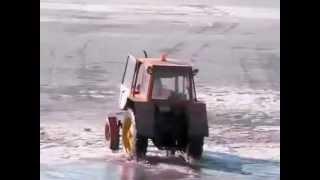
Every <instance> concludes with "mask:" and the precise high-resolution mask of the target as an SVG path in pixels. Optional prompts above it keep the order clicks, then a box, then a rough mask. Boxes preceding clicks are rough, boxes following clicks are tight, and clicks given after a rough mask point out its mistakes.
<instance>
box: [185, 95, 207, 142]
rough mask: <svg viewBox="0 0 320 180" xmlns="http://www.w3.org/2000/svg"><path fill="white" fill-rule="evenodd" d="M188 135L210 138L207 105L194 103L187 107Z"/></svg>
mask: <svg viewBox="0 0 320 180" xmlns="http://www.w3.org/2000/svg"><path fill="white" fill-rule="evenodd" d="M187 117H188V127H189V129H188V135H189V137H191V136H206V137H208V136H209V127H208V120H207V109H206V104H205V103H203V102H199V101H198V102H194V103H190V104H188V105H187Z"/></svg>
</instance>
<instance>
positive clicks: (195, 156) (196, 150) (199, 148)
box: [186, 136, 204, 162]
mask: <svg viewBox="0 0 320 180" xmlns="http://www.w3.org/2000/svg"><path fill="white" fill-rule="evenodd" d="M203 139H204V138H203V137H202V136H196V137H190V138H189V143H188V145H187V148H186V153H187V161H189V162H192V161H194V160H196V161H198V160H200V159H201V156H202V152H203Z"/></svg>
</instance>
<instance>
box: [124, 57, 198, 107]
mask: <svg viewBox="0 0 320 180" xmlns="http://www.w3.org/2000/svg"><path fill="white" fill-rule="evenodd" d="M196 72H197V70H193V69H192V66H191V65H189V64H186V63H182V62H179V61H177V60H174V59H167V58H166V57H165V56H162V57H160V58H139V59H136V58H135V57H133V56H131V55H130V56H128V58H127V62H126V69H125V71H124V74H123V78H122V83H121V88H120V101H119V102H120V108H121V109H124V108H125V105H126V104H127V103H128V102H127V100H128V99H130V100H132V101H142V102H143V101H145V102H148V101H169V102H179V101H181V102H184V101H192V100H196V92H195V85H194V81H193V76H194V75H195V73H196Z"/></svg>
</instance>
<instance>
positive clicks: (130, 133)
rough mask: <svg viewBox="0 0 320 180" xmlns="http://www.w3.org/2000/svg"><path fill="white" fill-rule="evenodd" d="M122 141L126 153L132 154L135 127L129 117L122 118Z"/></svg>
mask: <svg viewBox="0 0 320 180" xmlns="http://www.w3.org/2000/svg"><path fill="white" fill-rule="evenodd" d="M122 141H123V147H124V150H125V151H126V153H127V154H129V155H130V156H132V155H133V153H134V150H135V127H134V124H133V122H132V119H131V118H130V117H126V118H125V119H124V124H123V127H122Z"/></svg>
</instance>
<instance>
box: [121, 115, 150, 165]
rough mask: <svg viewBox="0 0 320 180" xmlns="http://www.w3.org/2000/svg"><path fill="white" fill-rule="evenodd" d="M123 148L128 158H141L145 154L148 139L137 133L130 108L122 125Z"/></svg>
mask: <svg viewBox="0 0 320 180" xmlns="http://www.w3.org/2000/svg"><path fill="white" fill-rule="evenodd" d="M122 142H123V149H124V151H125V152H126V153H127V154H128V155H129V157H130V158H137V159H139V158H142V157H144V156H145V154H146V151H147V146H148V139H147V138H146V137H143V136H141V135H139V133H138V132H137V128H136V122H135V116H134V113H133V111H132V110H131V109H128V111H127V113H126V115H125V117H124V121H123V125H122Z"/></svg>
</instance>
